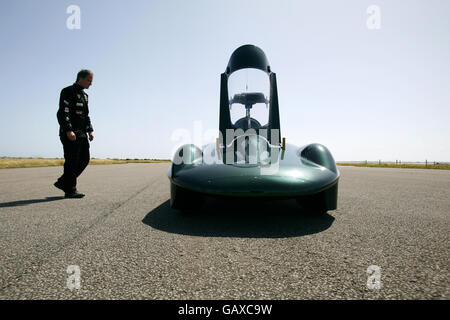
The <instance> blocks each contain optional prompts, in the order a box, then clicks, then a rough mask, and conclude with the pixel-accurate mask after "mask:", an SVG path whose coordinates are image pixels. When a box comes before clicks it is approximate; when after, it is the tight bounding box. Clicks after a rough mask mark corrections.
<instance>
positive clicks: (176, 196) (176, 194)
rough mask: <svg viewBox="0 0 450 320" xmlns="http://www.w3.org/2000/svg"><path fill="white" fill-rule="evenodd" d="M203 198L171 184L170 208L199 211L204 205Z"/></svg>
mask: <svg viewBox="0 0 450 320" xmlns="http://www.w3.org/2000/svg"><path fill="white" fill-rule="evenodd" d="M203 200H204V199H203V197H202V195H200V194H198V193H197V192H193V191H190V190H187V189H184V188H181V187H180V186H177V185H176V184H174V183H170V207H171V208H172V209H177V210H182V211H183V210H193V209H199V208H201V207H202V205H203Z"/></svg>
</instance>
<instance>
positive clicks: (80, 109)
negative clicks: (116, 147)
mask: <svg viewBox="0 0 450 320" xmlns="http://www.w3.org/2000/svg"><path fill="white" fill-rule="evenodd" d="M56 116H57V118H58V123H59V136H60V140H61V143H62V145H63V148H64V159H65V162H64V174H63V175H62V176H61V177H60V178H59V179H58V181H59V182H60V183H61V184H62V185H63V188H64V191H65V192H69V193H70V192H74V191H76V185H77V178H78V176H79V175H80V174H81V173H82V172H83V170H84V169H85V168H86V167H87V165H88V163H89V160H90V154H89V140H88V136H87V134H86V133H87V132H92V131H94V129H93V128H92V124H91V119H90V118H89V108H88V95H87V94H86V93H85V92H84V91H83V88H82V87H81V86H80V85H78V84H77V83H74V84H73V85H71V86H69V87H66V88H64V89H62V90H61V96H60V98H59V109H58V112H57V113H56ZM69 131H73V132H74V133H75V135H76V140H75V141H70V140H69V138H67V132H69Z"/></svg>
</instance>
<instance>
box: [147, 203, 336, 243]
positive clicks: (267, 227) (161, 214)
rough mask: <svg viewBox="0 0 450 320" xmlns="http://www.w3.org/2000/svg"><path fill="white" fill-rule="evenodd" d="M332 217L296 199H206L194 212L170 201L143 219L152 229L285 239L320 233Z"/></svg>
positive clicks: (205, 234) (201, 234)
mask: <svg viewBox="0 0 450 320" xmlns="http://www.w3.org/2000/svg"><path fill="white" fill-rule="evenodd" d="M333 221H334V217H332V216H331V215H329V214H328V213H325V214H321V215H315V214H313V213H309V212H305V211H302V209H301V208H300V207H299V206H298V204H297V203H296V201H295V200H264V201H261V200H259V201H258V200H255V199H246V200H242V199H233V200H230V199H228V200H226V199H208V200H207V201H206V203H205V205H204V206H203V207H202V208H201V209H199V210H196V211H193V212H181V211H178V210H174V209H171V208H170V200H167V201H166V202H163V203H162V204H160V205H159V206H158V207H156V208H155V209H153V210H152V211H150V212H149V213H148V214H147V215H146V216H145V217H144V219H143V220H142V222H143V223H144V224H146V225H149V226H151V227H153V228H155V229H158V230H161V231H165V232H170V233H177V234H183V235H191V236H200V237H239V238H286V237H299V236H304V235H309V234H314V233H319V232H321V231H324V230H326V229H328V228H329V227H330V226H331V225H332V223H333Z"/></svg>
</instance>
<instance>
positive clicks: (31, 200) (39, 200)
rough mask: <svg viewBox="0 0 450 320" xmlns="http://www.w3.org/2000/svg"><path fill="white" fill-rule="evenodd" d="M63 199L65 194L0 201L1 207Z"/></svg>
mask: <svg viewBox="0 0 450 320" xmlns="http://www.w3.org/2000/svg"><path fill="white" fill-rule="evenodd" d="M61 199H64V197H63V196H59V197H46V198H44V199H30V200H18V201H11V202H4V203H0V208H6V207H18V206H26V205H29V204H33V203H39V202H50V201H56V200H61Z"/></svg>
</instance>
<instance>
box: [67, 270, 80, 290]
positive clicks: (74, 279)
mask: <svg viewBox="0 0 450 320" xmlns="http://www.w3.org/2000/svg"><path fill="white" fill-rule="evenodd" d="M67 274H68V275H69V276H68V277H67V282H66V286H67V289H69V290H74V289H75V290H79V289H80V288H81V270H80V267H79V266H77V265H70V266H68V267H67Z"/></svg>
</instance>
